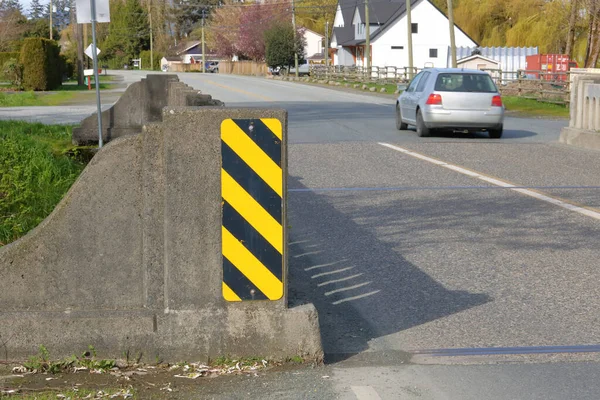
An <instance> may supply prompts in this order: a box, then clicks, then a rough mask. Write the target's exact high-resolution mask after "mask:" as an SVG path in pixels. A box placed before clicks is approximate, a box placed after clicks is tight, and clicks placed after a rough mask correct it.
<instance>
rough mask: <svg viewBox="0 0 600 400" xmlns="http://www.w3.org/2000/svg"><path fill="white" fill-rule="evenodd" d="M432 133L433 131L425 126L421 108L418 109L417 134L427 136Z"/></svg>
mask: <svg viewBox="0 0 600 400" xmlns="http://www.w3.org/2000/svg"><path fill="white" fill-rule="evenodd" d="M430 134H431V131H430V130H429V128H427V127H426V126H425V121H423V115H422V114H421V110H419V111H417V135H419V136H420V137H427V136H429V135H430Z"/></svg>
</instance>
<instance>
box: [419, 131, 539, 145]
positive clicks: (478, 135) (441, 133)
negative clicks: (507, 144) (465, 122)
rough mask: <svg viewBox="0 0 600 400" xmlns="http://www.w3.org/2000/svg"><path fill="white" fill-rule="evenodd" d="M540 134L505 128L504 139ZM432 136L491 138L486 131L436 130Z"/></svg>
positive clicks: (495, 140)
mask: <svg viewBox="0 0 600 400" xmlns="http://www.w3.org/2000/svg"><path fill="white" fill-rule="evenodd" d="M410 131H411V133H414V134H415V135H416V132H415V130H414V129H410ZM537 135H538V134H537V133H535V132H532V131H525V130H517V129H504V133H503V134H502V139H503V140H506V139H522V138H526V137H533V136H537ZM429 137H432V138H446V139H490V137H489V135H488V134H487V133H485V132H476V133H462V132H452V131H434V132H432V133H431V136H429ZM490 140H492V139H490ZM493 141H494V142H497V141H498V140H497V139H493Z"/></svg>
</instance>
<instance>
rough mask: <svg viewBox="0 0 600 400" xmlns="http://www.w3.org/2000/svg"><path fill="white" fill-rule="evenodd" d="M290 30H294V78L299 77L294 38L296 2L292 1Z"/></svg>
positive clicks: (295, 33) (296, 41) (296, 48)
mask: <svg viewBox="0 0 600 400" xmlns="http://www.w3.org/2000/svg"><path fill="white" fill-rule="evenodd" d="M292 29H294V66H295V67H296V78H297V77H298V76H300V74H299V72H300V71H298V46H297V44H298V40H297V38H296V36H297V35H298V33H297V32H296V1H295V0H292Z"/></svg>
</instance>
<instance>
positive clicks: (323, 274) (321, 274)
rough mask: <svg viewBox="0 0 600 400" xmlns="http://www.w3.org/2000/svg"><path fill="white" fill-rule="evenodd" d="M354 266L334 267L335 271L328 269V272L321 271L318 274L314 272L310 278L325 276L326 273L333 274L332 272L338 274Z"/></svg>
mask: <svg viewBox="0 0 600 400" xmlns="http://www.w3.org/2000/svg"><path fill="white" fill-rule="evenodd" d="M353 268H354V267H347V268H342V269H336V270H335V271H329V272H321V273H320V274H316V275H313V276H311V278H312V279H315V278H320V277H321V276H327V275H333V274H339V273H340V272H345V271H349V270H351V269H353Z"/></svg>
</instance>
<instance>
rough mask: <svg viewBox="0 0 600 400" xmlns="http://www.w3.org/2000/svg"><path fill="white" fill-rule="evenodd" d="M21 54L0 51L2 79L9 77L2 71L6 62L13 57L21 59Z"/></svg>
mask: <svg viewBox="0 0 600 400" xmlns="http://www.w3.org/2000/svg"><path fill="white" fill-rule="evenodd" d="M19 56H20V53H19V52H8V53H1V52H0V79H2V80H5V79H7V78H6V77H5V76H4V72H3V71H2V70H3V67H4V64H5V63H6V62H7V61H8V60H11V59H15V60H17V61H19Z"/></svg>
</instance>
